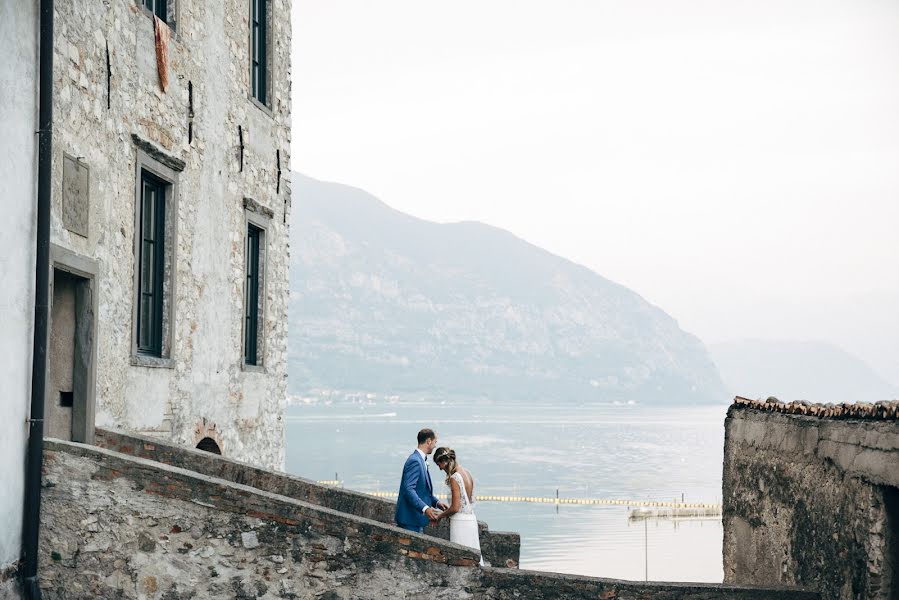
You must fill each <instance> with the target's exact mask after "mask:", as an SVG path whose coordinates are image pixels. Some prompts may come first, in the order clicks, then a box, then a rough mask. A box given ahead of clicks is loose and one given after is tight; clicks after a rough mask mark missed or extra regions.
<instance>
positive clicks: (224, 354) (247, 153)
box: [51, 0, 291, 468]
mask: <svg viewBox="0 0 899 600" xmlns="http://www.w3.org/2000/svg"><path fill="white" fill-rule="evenodd" d="M141 4H142V3H141V2H138V1H137V0H114V1H111V2H110V1H108V0H107V1H105V2H100V1H97V0H73V1H70V2H57V3H56V10H55V15H56V16H55V23H56V39H55V53H54V89H53V93H54V149H53V178H52V179H53V190H52V194H53V201H52V202H53V206H52V223H51V236H52V242H53V243H54V244H56V245H58V246H60V247H62V248H64V249H66V250H69V251H71V252H74V253H76V254H78V255H80V256H83V257H87V258H89V259H92V260H95V261H97V263H98V264H99V271H100V272H99V276H98V290H97V293H98V295H99V315H98V329H97V339H96V344H97V347H98V358H97V360H98V364H97V381H96V394H97V400H96V422H97V424H100V425H107V426H114V427H122V428H127V429H130V430H135V431H142V432H145V433H150V434H153V435H157V436H161V437H164V438H166V439H171V440H174V441H176V442H178V443H181V444H189V445H196V443H197V442H198V441H199V440H198V439H197V438H198V436H201V435H210V436H211V437H213V438H214V439H215V440H216V441H217V442H218V443H219V444H220V445H221V447H222V451H223V453H224V454H225V455H226V456H231V457H235V458H239V459H241V460H246V461H250V462H253V463H255V464H261V465H264V466H267V467H271V468H279V467H281V466H282V465H283V462H284V450H283V422H282V420H281V415H282V413H283V407H284V404H285V402H286V372H287V359H286V354H287V341H286V340H287V338H286V333H287V298H288V293H289V289H288V281H287V273H288V262H289V261H288V223H289V222H290V221H289V209H290V189H289V178H288V174H289V164H290V38H291V27H290V2H288V0H273V1H272V2H271V6H272V11H273V22H272V25H273V27H272V48H271V57H272V77H271V81H272V93H271V98H272V106H271V109H270V110H269V109H266V108H262V107H260V106H259V105H257V104H256V103H255V102H253V101H252V100H251V99H250V98H249V90H250V83H249V69H250V67H249V54H248V52H249V48H248V46H249V25H248V15H249V5H248V3H247V2H245V1H239V0H224V1H221V2H196V1H187V0H169V5H170V7H171V8H172V11H171V13H172V15H173V16H174V19H175V23H176V27H175V30H174V32H173V34H172V38H171V42H170V45H169V63H168V66H169V87H168V91H167V92H165V93H164V92H162V90H161V89H160V85H159V74H158V70H157V64H156V52H155V46H154V32H153V20H152V17H151V15H150V13H149V12H148V11H147V10H146V9H144V8H142V7H141ZM107 52H108V60H109V63H108V64H109V68H107ZM189 88H191V89H192V95H193V116H192V118H191V115H190V110H191V109H190V106H189ZM191 121H192V134H193V137H192V139H191V140H190V141H189V139H188V125H189V123H190V122H191ZM239 127H240V128H241V131H242V133H243V142H244V144H243V145H244V150H243V162H242V166H241V160H240V138H239V134H238V128H239ZM132 136H136V138H133V137H132ZM135 139H139V140H143V141H144V142H147V143H149V144H152V145H153V146H154V147H155V148H157V149H158V150H159V151H160V152H161V153H163V154H165V155H168V156H170V157H172V159H174V160H175V161H176V162H177V161H183V163H184V164H185V167H184V170H183V171H182V172H181V173H180V174H179V175H178V181H177V194H176V196H177V213H176V214H173V217H174V219H175V228H174V229H175V232H176V233H175V242H174V246H173V260H174V263H173V269H174V291H173V298H172V300H173V302H172V303H171V306H172V307H173V310H174V318H173V329H172V339H171V361H170V364H169V365H168V366H166V367H155V368H154V367H147V366H136V365H134V364H132V339H133V335H132V329H133V317H132V309H133V306H134V302H135V289H134V288H135V283H134V269H135V252H134V239H135V234H136V232H135V196H136V179H137V177H138V175H137V162H136V161H137V145H138V144H136V142H135ZM278 152H280V161H281V165H280V166H281V179H280V182H279V179H278V164H277V163H276V153H278ZM64 154H67V155H69V156H71V157H77V158H78V159H79V161H80V162H81V163H82V164H83V165H86V166H87V168H88V169H89V185H88V190H89V202H88V205H87V207H86V209H87V212H88V217H89V218H88V228H87V231H86V234H87V235H86V236H82V235H79V234H76V233H74V232H72V231H69V230H68V229H66V227H65V224H64V221H63V183H62V181H63V162H64V161H63V156H64ZM245 197H246V198H252V199H253V200H254V201H255V202H256V203H257V204H258V205H260V206H263V207H265V208H266V209H267V210H270V211H271V213H272V215H273V216H272V217H271V222H270V225H269V228H268V229H267V231H266V238H267V253H266V257H265V292H264V298H265V305H264V314H263V321H262V322H261V324H260V326H261V328H262V329H263V331H264V356H263V361H264V369H262V370H258V369H257V370H256V371H252V370H248V369H244V368H243V367H242V362H243V356H242V354H243V352H242V323H243V311H244V295H243V282H244V277H245V271H244V265H245V256H244V254H245V250H244V246H245V244H244V237H245V235H246V224H245V211H244V198H245ZM173 212H174V211H173Z"/></svg>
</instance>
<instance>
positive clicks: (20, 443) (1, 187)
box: [0, 1, 38, 598]
mask: <svg viewBox="0 0 899 600" xmlns="http://www.w3.org/2000/svg"><path fill="white" fill-rule="evenodd" d="M37 25H38V7H37V4H36V3H34V2H7V1H4V2H0V56H2V57H3V62H2V66H0V113H2V118H0V206H2V207H3V226H2V231H3V233H2V235H0V239H2V241H3V251H2V252H0V273H2V274H3V285H2V286H0V322H2V324H3V335H0V363H2V365H3V368H2V369H0V389H2V390H3V394H2V395H0V415H3V418H2V419H0V481H2V482H3V485H0V598H4V597H7V596H5V594H10V595H11V594H13V593H14V591H15V590H14V588H15V587H16V586H14V583H15V582H14V579H11V577H12V576H13V575H14V574H15V567H14V564H13V563H15V561H17V560H18V559H19V555H20V553H21V535H22V498H23V497H24V491H23V490H24V464H25V445H26V442H27V434H28V430H27V427H26V422H25V419H26V417H27V414H28V407H29V404H30V398H31V349H32V337H33V335H34V334H33V323H34V253H35V234H36V225H35V218H36V211H35V205H36V193H37V192H36V181H37V136H36V135H35V133H34V132H35V131H36V130H37V65H38V63H37V53H38V44H37ZM9 597H12V596H9Z"/></svg>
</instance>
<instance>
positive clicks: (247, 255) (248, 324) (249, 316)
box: [239, 197, 274, 373]
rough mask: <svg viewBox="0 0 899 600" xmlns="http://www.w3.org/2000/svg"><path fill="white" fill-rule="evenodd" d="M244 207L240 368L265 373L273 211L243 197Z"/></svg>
mask: <svg viewBox="0 0 899 600" xmlns="http://www.w3.org/2000/svg"><path fill="white" fill-rule="evenodd" d="M243 206H244V226H243V232H244V268H243V284H242V285H243V306H242V307H241V311H240V313H239V314H240V316H241V322H240V327H241V338H240V340H241V342H240V344H241V352H240V357H241V358H240V368H241V370H242V371H246V372H256V373H265V372H266V348H267V339H266V315H267V314H268V308H269V307H268V305H267V294H266V290H267V289H268V261H269V255H268V246H269V243H270V240H269V234H270V233H271V231H272V226H273V222H272V217H273V216H274V212H272V210H271V209H269V208H268V207H266V206H263V205H261V204H259V203H258V202H256V201H255V200H253V199H252V198H246V197H245V198H244V199H243ZM254 330H255V331H254ZM254 344H255V347H254ZM254 350H255V356H254ZM254 359H255V360H254Z"/></svg>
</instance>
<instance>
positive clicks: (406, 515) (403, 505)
mask: <svg viewBox="0 0 899 600" xmlns="http://www.w3.org/2000/svg"><path fill="white" fill-rule="evenodd" d="M425 506H431V507H434V506H437V497H436V496H434V484H433V483H432V482H431V476H430V475H429V474H428V468H427V466H425V461H424V459H423V458H422V457H421V454H419V453H418V450H416V451H414V452H412V454H411V456H409V458H407V459H406V464H405V465H403V480H402V482H401V483H400V493H399V497H398V498H397V500H396V516H395V519H396V522H397V524H399V525H410V526H413V527H424V526H425V525H427V524H428V517H426V516H425V515H424V513H423V512H422V511H424V508H425Z"/></svg>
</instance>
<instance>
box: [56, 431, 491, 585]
mask: <svg viewBox="0 0 899 600" xmlns="http://www.w3.org/2000/svg"><path fill="white" fill-rule="evenodd" d="M45 465H46V474H45V478H44V489H43V500H42V507H41V508H42V526H41V546H40V563H41V587H42V589H43V591H44V597H45V598H47V599H48V600H53V599H56V598H78V599H80V598H84V599H87V598H99V597H105V598H140V599H155V598H160V599H161V598H164V599H165V600H178V599H187V598H311V597H318V598H326V599H329V600H335V599H337V598H347V597H353V598H360V599H362V598H364V599H372V600H374V599H378V598H391V597H404V595H408V597H419V598H457V597H458V593H459V591H460V590H462V589H464V588H466V587H471V586H473V585H475V584H476V581H477V564H478V555H477V554H476V553H475V552H473V551H471V550H469V549H467V548H464V547H462V546H458V545H456V544H452V543H450V542H447V541H445V540H439V539H436V538H432V537H430V536H424V535H419V534H413V533H410V532H408V531H404V530H402V529H399V528H397V527H391V526H388V525H384V524H383V523H377V522H375V521H371V520H369V519H364V518H361V517H355V516H352V515H346V514H342V513H338V512H336V511H333V510H330V509H326V508H322V507H318V506H314V505H311V504H308V503H306V502H300V501H297V500H292V499H290V498H286V497H284V496H279V495H277V494H272V493H269V492H264V491H260V490H256V489H253V488H250V487H247V486H244V485H240V484H236V483H230V482H226V481H223V480H220V479H214V478H212V477H208V476H205V475H200V474H197V473H192V472H189V471H185V470H184V469H179V468H175V467H170V466H166V465H161V464H159V463H154V462H151V461H147V460H144V459H140V458H134V457H129V456H125V455H122V454H118V453H113V452H110V451H107V450H103V449H99V448H95V447H91V446H83V445H79V444H74V443H70V442H61V441H53V440H49V441H47V443H46V445H45ZM416 595H417V596H416Z"/></svg>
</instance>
